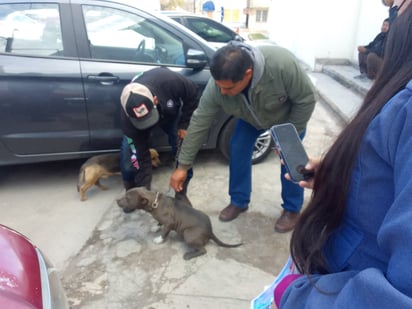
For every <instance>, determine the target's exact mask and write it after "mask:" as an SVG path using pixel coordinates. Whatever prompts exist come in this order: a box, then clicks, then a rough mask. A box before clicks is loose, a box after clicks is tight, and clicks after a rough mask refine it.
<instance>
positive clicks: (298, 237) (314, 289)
mask: <svg viewBox="0 0 412 309" xmlns="http://www.w3.org/2000/svg"><path fill="white" fill-rule="evenodd" d="M408 2H410V1H408ZM404 6H405V4H404ZM403 9H404V10H403V12H402V14H400V15H399V16H398V17H397V18H396V19H395V21H394V22H393V24H392V26H391V30H390V31H389V35H388V41H387V45H386V53H385V57H384V63H383V66H382V69H381V71H380V72H379V74H378V77H377V79H376V80H375V82H374V84H373V86H372V87H371V89H370V91H369V92H368V94H367V95H366V97H365V100H364V103H363V105H362V106H361V108H360V110H359V112H358V113H357V115H356V116H355V117H354V118H353V120H352V121H351V122H350V123H349V125H348V126H347V127H346V128H345V129H344V130H343V131H342V132H341V134H340V135H339V136H338V138H337V140H336V141H335V143H334V144H333V145H332V147H331V148H330V149H329V151H328V152H327V153H326V155H325V156H324V158H323V159H322V160H321V162H320V163H319V164H318V165H317V164H315V165H313V168H314V169H315V172H316V173H315V178H314V180H313V193H312V197H311V200H310V202H309V204H308V206H307V207H306V208H305V210H304V212H303V213H302V216H301V218H300V219H299V221H298V224H297V225H296V227H295V230H294V232H293V234H292V238H291V243H290V250H291V256H292V260H293V262H294V263H295V265H296V268H297V269H298V271H299V273H300V275H290V276H287V277H285V278H284V279H283V280H282V281H281V284H279V285H278V286H277V288H276V289H275V300H276V304H277V306H278V307H279V308H282V309H283V308H293V309H295V308H397V309H399V308H412V6H410V5H408V7H403ZM301 185H302V186H306V187H308V186H311V185H310V184H309V183H305V182H302V183H301Z"/></svg>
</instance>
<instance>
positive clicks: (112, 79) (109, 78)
mask: <svg viewBox="0 0 412 309" xmlns="http://www.w3.org/2000/svg"><path fill="white" fill-rule="evenodd" d="M103 74H104V75H103ZM106 74H108V73H102V74H99V75H88V76H87V79H88V80H91V81H96V82H99V83H100V84H102V85H104V86H110V85H113V84H115V83H118V82H119V80H120V78H119V77H118V76H114V75H111V74H110V75H106Z"/></svg>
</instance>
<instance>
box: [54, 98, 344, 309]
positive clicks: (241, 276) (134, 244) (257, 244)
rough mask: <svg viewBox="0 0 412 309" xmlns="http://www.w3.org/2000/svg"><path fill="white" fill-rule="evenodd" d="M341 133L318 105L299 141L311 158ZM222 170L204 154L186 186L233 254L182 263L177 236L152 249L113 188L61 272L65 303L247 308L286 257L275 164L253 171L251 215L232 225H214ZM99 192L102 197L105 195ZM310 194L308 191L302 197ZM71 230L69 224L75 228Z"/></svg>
mask: <svg viewBox="0 0 412 309" xmlns="http://www.w3.org/2000/svg"><path fill="white" fill-rule="evenodd" d="M339 131H340V126H339V124H338V123H337V121H336V119H335V118H334V117H333V116H331V114H330V113H329V112H328V111H327V110H326V109H325V108H324V107H323V106H322V105H321V104H318V105H317V107H316V110H315V113H314V115H313V118H312V119H311V121H310V123H309V127H308V132H307V138H306V139H305V141H304V144H305V147H306V149H307V152H308V153H309V155H310V156H319V155H321V154H322V153H323V152H324V150H325V149H326V148H327V147H328V145H329V144H330V142H331V140H332V139H333V137H334V136H335V135H336V134H337V133H338V132H339ZM171 171H172V168H171V166H170V165H168V166H163V167H161V168H158V169H157V170H156V171H155V174H154V177H153V178H154V181H153V185H152V189H153V190H158V191H161V192H166V191H167V190H168V181H169V177H170V173H171ZM227 178H228V166H227V162H226V160H225V159H224V158H223V157H222V156H221V155H220V154H219V153H218V152H217V151H203V152H201V153H200V155H199V156H198V160H197V161H196V165H195V177H194V178H193V180H192V182H191V185H190V187H189V194H188V195H189V197H190V199H191V201H192V203H193V205H194V207H196V208H198V209H201V210H203V211H204V212H206V213H207V214H208V215H209V216H210V218H211V220H212V224H213V227H214V231H215V234H216V235H217V236H218V237H219V238H220V239H222V240H223V241H225V242H227V243H237V242H242V243H243V245H242V246H241V247H238V248H222V247H218V246H217V245H216V244H215V243H214V242H213V241H210V243H209V244H208V245H207V246H206V249H207V254H206V255H204V256H201V257H198V258H195V259H193V260H190V261H185V260H183V258H182V256H183V253H184V252H185V250H186V247H185V246H184V244H183V242H182V241H181V239H179V238H178V237H177V236H176V235H175V234H172V235H170V238H169V239H168V240H167V242H166V243H164V244H160V245H159V244H155V243H153V238H154V237H155V236H157V235H158V234H157V233H153V232H151V231H150V228H151V226H152V225H153V223H154V221H153V219H152V218H151V216H150V215H149V214H147V213H145V212H143V211H135V212H133V213H131V214H125V213H123V212H122V210H121V209H120V208H119V207H118V206H117V204H116V203H115V199H116V198H117V197H119V196H120V195H121V194H122V193H123V191H122V190H121V187H120V184H119V183H114V184H113V188H112V189H113V190H110V191H111V195H110V196H108V195H106V197H107V200H106V203H107V204H108V205H109V207H107V211H106V213H104V215H103V216H102V217H101V220H100V222H99V224H98V225H97V227H96V229H95V230H94V231H93V233H92V234H91V237H90V238H89V239H88V240H87V242H86V243H85V244H84V246H83V248H82V249H81V250H80V251H79V252H78V254H76V255H75V256H73V257H71V258H70V261H69V263H68V264H67V265H66V267H65V269H64V270H63V271H62V272H61V276H62V278H63V283H64V286H65V288H66V291H67V294H68V297H69V300H70V303H71V305H72V307H73V308H74V309H76V308H85V309H87V308H110V309H116V308H122V309H123V308H130V309H131V308H142V309H163V308H168V309H171V308H176V309H180V308H204V309H207V308H225V309H231V308H233V309H235V308H236V309H239V308H249V307H250V301H251V299H252V298H254V297H255V296H256V295H257V294H259V293H260V292H261V291H262V289H263V287H264V286H265V285H268V284H269V283H271V282H272V281H273V279H274V277H275V276H276V274H277V272H278V271H279V270H280V269H281V267H282V266H283V264H284V262H285V261H286V259H287V257H288V243H289V237H290V233H286V234H278V233H275V232H274V230H273V226H274V222H275V219H276V218H278V216H279V214H280V212H281V210H282V208H281V206H280V204H281V200H280V186H279V160H278V158H277V156H276V155H275V154H274V153H273V154H271V155H270V156H269V157H268V158H267V159H266V160H265V161H264V162H262V163H260V164H257V165H255V166H254V167H253V195H252V201H251V204H250V208H249V211H248V212H247V213H245V214H242V215H241V216H240V217H239V218H238V219H237V220H234V221H232V222H229V223H223V222H220V221H219V220H218V219H217V218H218V214H219V212H220V210H221V209H222V208H223V207H224V206H226V205H227V204H228V196H227ZM104 194H108V193H107V192H105V193H104ZM309 194H310V191H308V192H307V197H306V199H307V198H308V196H309ZM100 195H101V192H97V190H95V191H94V192H90V194H89V200H90V202H85V203H80V202H79V203H80V204H82V207H84V209H85V210H87V209H88V208H91V207H96V205H94V203H93V202H92V201H93V200H95V199H97V198H99V196H100ZM74 224H75V223H74Z"/></svg>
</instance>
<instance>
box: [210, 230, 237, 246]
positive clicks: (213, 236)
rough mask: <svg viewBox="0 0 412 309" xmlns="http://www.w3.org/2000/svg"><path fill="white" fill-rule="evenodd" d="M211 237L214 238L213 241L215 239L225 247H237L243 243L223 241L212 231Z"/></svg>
mask: <svg viewBox="0 0 412 309" xmlns="http://www.w3.org/2000/svg"><path fill="white" fill-rule="evenodd" d="M210 238H212V239H213V241H214V242H215V243H217V244H218V245H219V246H221V247H225V248H236V247H239V246H241V245H243V243H238V244H227V243H224V242H223V241H221V240H220V239H219V238H217V236H216V235H215V234H213V233H212V236H211V237H210Z"/></svg>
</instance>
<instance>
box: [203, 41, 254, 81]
mask: <svg viewBox="0 0 412 309" xmlns="http://www.w3.org/2000/svg"><path fill="white" fill-rule="evenodd" d="M251 54H252V51H251V50H250V48H249V47H248V46H245V45H243V44H242V45H240V44H236V45H234V44H230V43H229V44H228V45H225V46H224V47H222V48H220V49H218V50H217V51H216V52H215V54H214V55H213V58H212V61H211V63H210V73H211V74H212V76H213V78H214V79H215V80H231V81H232V82H234V83H236V82H238V81H240V80H242V79H243V77H244V75H245V73H246V70H248V69H250V68H252V67H253V59H252V55H251Z"/></svg>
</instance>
